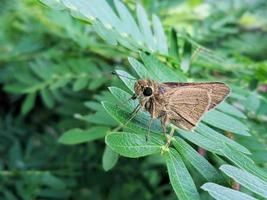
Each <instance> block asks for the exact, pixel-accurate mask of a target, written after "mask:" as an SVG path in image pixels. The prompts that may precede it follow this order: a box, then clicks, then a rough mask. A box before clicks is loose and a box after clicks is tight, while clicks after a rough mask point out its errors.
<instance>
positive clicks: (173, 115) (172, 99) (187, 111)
mask: <svg viewBox="0 0 267 200" xmlns="http://www.w3.org/2000/svg"><path fill="white" fill-rule="evenodd" d="M164 95H166V97H167V98H168V99H169V101H168V106H167V114H168V117H169V119H170V121H171V123H172V124H174V125H176V126H178V127H180V128H183V129H185V130H192V129H193V128H194V127H195V126H196V125H197V123H198V122H199V121H200V119H201V117H202V116H203V115H204V113H205V112H206V111H207V110H208V108H209V106H210V102H211V98H210V95H209V93H208V92H207V90H205V89H202V88H191V87H180V88H176V89H170V90H168V91H166V93H165V94H164Z"/></svg>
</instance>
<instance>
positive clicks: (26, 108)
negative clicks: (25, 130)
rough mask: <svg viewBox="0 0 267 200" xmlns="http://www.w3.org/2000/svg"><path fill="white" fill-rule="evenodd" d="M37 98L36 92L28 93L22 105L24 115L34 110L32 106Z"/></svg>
mask: <svg viewBox="0 0 267 200" xmlns="http://www.w3.org/2000/svg"><path fill="white" fill-rule="evenodd" d="M35 99H36V93H31V94H28V95H27V97H26V99H25V100H24V101H23V104H22V107H21V113H22V114H23V115H25V114H27V113H28V112H30V111H31V110H32V108H33V107H34V103H35Z"/></svg>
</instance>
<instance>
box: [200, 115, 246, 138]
mask: <svg viewBox="0 0 267 200" xmlns="http://www.w3.org/2000/svg"><path fill="white" fill-rule="evenodd" d="M203 121H204V122H206V123H208V124H210V125H212V126H215V127H218V128H220V129H222V130H225V131H229V132H232V133H235V134H239V135H244V136H250V134H249V132H248V128H247V126H246V125H245V124H243V123H242V122H240V121H239V120H237V119H235V118H233V117H231V116H229V115H227V114H224V113H222V112H220V111H217V110H212V111H210V112H208V113H207V114H205V116H204V118H203Z"/></svg>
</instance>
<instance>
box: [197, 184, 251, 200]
mask: <svg viewBox="0 0 267 200" xmlns="http://www.w3.org/2000/svg"><path fill="white" fill-rule="evenodd" d="M201 188H202V189H203V190H205V191H207V192H208V193H209V194H210V195H211V196H212V197H214V198H215V199H216V200H230V199H231V200H256V199H255V198H254V197H251V196H249V195H247V194H245V193H242V192H239V191H236V190H232V189H230V188H227V187H223V186H220V185H218V184H215V183H205V184H204V185H202V186H201Z"/></svg>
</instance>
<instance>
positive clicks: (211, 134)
mask: <svg viewBox="0 0 267 200" xmlns="http://www.w3.org/2000/svg"><path fill="white" fill-rule="evenodd" d="M196 131H197V132H198V133H200V134H201V135H203V136H205V137H207V138H209V139H212V140H213V141H216V142H217V143H221V144H227V145H229V146H231V147H233V148H234V149H235V150H238V151H240V152H242V153H245V154H251V153H250V151H249V150H248V149H247V148H246V147H244V146H242V145H241V144H239V143H237V142H236V141H234V140H232V139H230V138H228V137H226V136H224V135H223V134H220V133H219V132H217V131H215V130H214V129H212V128H210V127H209V126H207V125H205V124H204V123H199V124H198V126H197V128H196Z"/></svg>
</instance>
